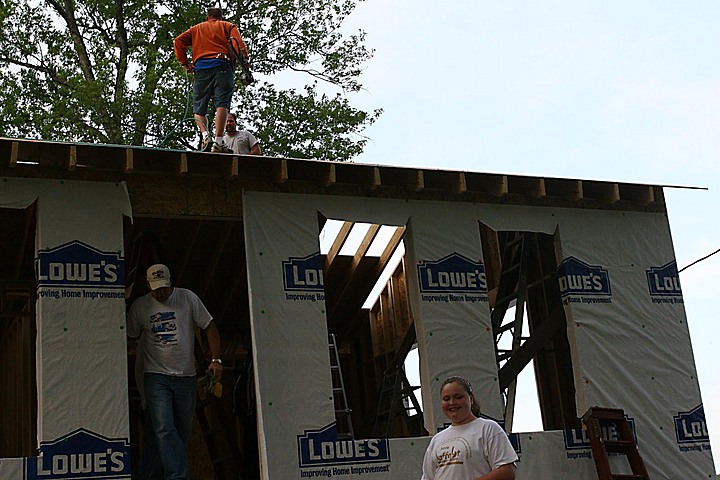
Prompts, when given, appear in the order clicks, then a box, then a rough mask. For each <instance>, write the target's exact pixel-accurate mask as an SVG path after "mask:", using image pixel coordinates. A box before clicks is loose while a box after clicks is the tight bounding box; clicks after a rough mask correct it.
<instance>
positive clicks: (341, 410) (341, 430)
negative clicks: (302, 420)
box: [329, 333, 355, 440]
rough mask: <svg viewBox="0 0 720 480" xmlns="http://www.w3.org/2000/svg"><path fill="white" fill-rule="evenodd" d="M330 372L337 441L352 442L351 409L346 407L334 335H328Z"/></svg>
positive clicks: (343, 384) (346, 402) (353, 435)
mask: <svg viewBox="0 0 720 480" xmlns="http://www.w3.org/2000/svg"><path fill="white" fill-rule="evenodd" d="M329 338H330V343H329V346H330V372H331V375H332V386H333V402H334V403H335V421H336V425H337V432H338V439H340V440H354V439H355V432H354V431H353V424H352V409H351V408H350V406H349V405H348V400H347V392H346V391H345V380H344V379H343V374H342V368H341V367H340V352H339V351H338V345H337V338H336V337H335V334H334V333H331V334H330V337H329Z"/></svg>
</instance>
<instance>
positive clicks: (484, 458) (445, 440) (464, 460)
mask: <svg viewBox="0 0 720 480" xmlns="http://www.w3.org/2000/svg"><path fill="white" fill-rule="evenodd" d="M440 392H441V393H440V398H441V401H442V409H443V413H444V414H445V416H446V417H448V418H449V419H450V421H451V422H452V423H451V425H450V426H449V427H448V428H446V429H445V430H443V431H441V432H439V433H437V434H436V435H435V436H434V437H433V438H432V440H430V445H429V446H428V449H427V451H426V452H425V458H424V460H423V476H422V480H514V479H515V462H517V460H518V457H517V454H516V453H515V450H514V449H513V447H512V445H511V444H510V440H508V436H507V434H506V433H505V431H504V430H503V429H502V428H501V427H500V425H498V424H497V423H496V422H494V421H492V420H488V419H485V418H480V406H479V405H478V404H477V402H476V401H475V396H474V395H473V393H472V386H471V385H470V382H468V381H467V380H465V379H464V378H462V377H450V378H448V379H447V380H445V381H444V382H443V384H442V387H441V390H440Z"/></svg>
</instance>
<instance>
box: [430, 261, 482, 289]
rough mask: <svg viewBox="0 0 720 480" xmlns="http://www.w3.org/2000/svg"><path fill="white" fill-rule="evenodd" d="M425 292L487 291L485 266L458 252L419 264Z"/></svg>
mask: <svg viewBox="0 0 720 480" xmlns="http://www.w3.org/2000/svg"><path fill="white" fill-rule="evenodd" d="M417 271H418V279H419V281H420V291H421V292H423V293H448V292H453V293H476V294H482V293H487V280H486V279H485V266H484V265H483V264H482V263H480V262H475V261H473V260H470V259H469V258H467V257H464V256H462V255H460V254H458V253H452V254H450V255H448V256H446V257H443V258H441V259H440V260H437V261H425V262H420V263H419V264H418V266H417Z"/></svg>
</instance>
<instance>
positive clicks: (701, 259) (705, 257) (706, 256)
mask: <svg viewBox="0 0 720 480" xmlns="http://www.w3.org/2000/svg"><path fill="white" fill-rule="evenodd" d="M718 252H720V248H718V249H717V250H715V251H714V252H712V253H711V254H709V255H705V256H704V257H702V258H700V259H698V260H695V261H694V262H692V263H691V264H690V265H686V266H684V267H683V268H681V269H680V270H678V273H680V272H682V271H683V270H687V269H688V268H690V267H692V266H693V265H695V264H696V263H700V262H702V261H703V260H707V259H708V258H710V257H712V256H713V255H715V254H716V253H718Z"/></svg>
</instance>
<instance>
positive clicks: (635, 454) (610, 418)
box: [582, 407, 650, 480]
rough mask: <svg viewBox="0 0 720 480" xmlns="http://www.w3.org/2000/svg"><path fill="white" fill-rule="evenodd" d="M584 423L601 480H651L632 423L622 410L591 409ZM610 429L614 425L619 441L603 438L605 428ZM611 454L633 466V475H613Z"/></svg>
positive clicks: (583, 418)
mask: <svg viewBox="0 0 720 480" xmlns="http://www.w3.org/2000/svg"><path fill="white" fill-rule="evenodd" d="M582 420H583V423H584V424H585V426H586V427H587V432H588V437H589V439H590V446H591V447H592V455H593V459H594V460H595V467H596V468H597V472H598V480H633V479H635V480H650V476H649V475H648V473H647V469H646V468H645V462H644V461H643V459H642V457H641V456H640V452H639V450H638V447H637V442H636V441H635V435H634V434H633V431H632V428H631V426H630V422H629V421H628V419H627V418H625V412H624V411H623V410H622V409H619V408H602V407H592V408H590V409H589V410H588V411H587V412H586V413H585V415H583V417H582ZM608 425H615V428H616V429H617V435H618V438H617V439H612V440H610V439H607V438H605V437H604V436H603V428H602V427H607V426H608ZM608 453H619V454H622V455H625V456H626V457H627V459H628V462H629V463H630V469H631V470H632V474H617V473H612V471H611V470H610V462H609V460H608Z"/></svg>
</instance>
